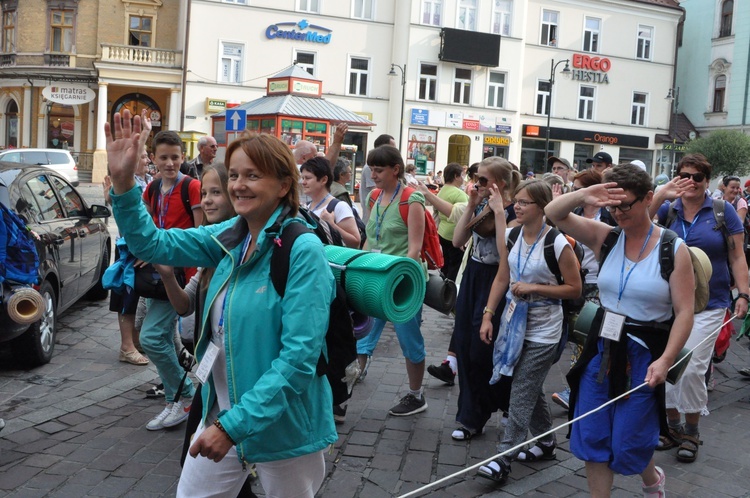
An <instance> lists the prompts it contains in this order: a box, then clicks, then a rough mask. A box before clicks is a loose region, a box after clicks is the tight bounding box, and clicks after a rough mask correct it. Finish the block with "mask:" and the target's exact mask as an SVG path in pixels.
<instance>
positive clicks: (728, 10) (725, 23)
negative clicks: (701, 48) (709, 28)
mask: <svg viewBox="0 0 750 498" xmlns="http://www.w3.org/2000/svg"><path fill="white" fill-rule="evenodd" d="M733 15H734V0H724V2H722V4H721V24H720V26H719V38H723V37H725V36H731V35H732V16H733Z"/></svg>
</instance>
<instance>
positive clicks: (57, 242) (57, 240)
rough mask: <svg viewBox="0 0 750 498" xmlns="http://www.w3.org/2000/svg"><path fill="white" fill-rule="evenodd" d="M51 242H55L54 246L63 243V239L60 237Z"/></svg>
mask: <svg viewBox="0 0 750 498" xmlns="http://www.w3.org/2000/svg"><path fill="white" fill-rule="evenodd" d="M52 243H53V244H55V245H56V246H61V245H63V244H64V243H65V239H62V238H59V239H55V240H53V241H52Z"/></svg>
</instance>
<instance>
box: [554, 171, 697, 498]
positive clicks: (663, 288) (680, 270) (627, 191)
mask: <svg viewBox="0 0 750 498" xmlns="http://www.w3.org/2000/svg"><path fill="white" fill-rule="evenodd" d="M604 181H605V183H603V184H599V185H593V186H591V187H588V188H584V189H581V190H578V191H575V192H571V193H569V194H566V195H562V196H560V197H559V198H557V199H555V200H554V201H552V202H551V203H550V204H549V205H548V206H547V208H546V209H545V212H546V214H547V216H548V217H549V219H550V220H551V221H552V222H553V223H555V225H557V226H558V227H559V228H560V229H561V230H564V231H565V233H567V234H568V235H570V236H572V237H573V238H575V239H576V240H577V241H579V242H581V243H582V244H584V245H586V246H587V247H589V248H591V249H592V250H593V251H594V253H595V255H596V258H597V259H599V257H600V253H601V251H602V245H603V244H604V241H605V239H606V238H607V237H608V236H609V234H610V233H611V232H612V230H613V229H612V227H610V226H609V225H607V224H605V223H602V222H601V221H597V220H592V219H588V218H586V217H584V216H572V215H571V214H572V212H573V210H574V209H575V208H576V207H577V206H579V205H581V204H585V205H588V206H598V207H602V206H606V207H607V209H608V210H609V211H610V213H611V214H612V216H613V217H614V219H615V221H616V222H617V224H618V226H619V227H620V229H622V231H621V232H620V234H619V236H618V238H617V242H616V244H615V245H614V246H613V247H612V248H611V250H610V252H609V256H608V257H607V258H606V259H605V260H604V262H603V263H602V264H601V268H600V271H599V275H598V278H597V285H598V286H599V299H600V301H601V306H602V308H604V310H606V312H605V311H604V310H599V311H598V312H597V318H596V320H595V321H594V322H595V323H593V324H592V330H591V331H589V339H588V340H587V341H586V346H585V347H584V352H583V354H582V356H581V359H580V360H579V361H578V362H577V363H576V365H575V367H574V368H573V369H572V370H571V373H570V374H568V382H569V383H570V387H571V390H572V392H571V415H574V416H575V417H578V416H580V415H583V414H584V413H587V412H589V411H591V410H593V409H596V408H599V407H600V406H601V405H603V404H604V403H606V402H608V401H609V400H610V399H612V398H614V397H617V396H620V395H621V394H623V393H625V392H626V391H627V390H629V389H630V387H629V386H631V387H635V386H637V385H639V384H641V383H642V382H647V383H648V385H647V386H645V387H643V388H641V389H639V390H637V391H635V392H633V393H631V394H630V395H629V396H627V397H624V398H622V399H619V400H618V401H617V402H615V403H613V404H611V405H608V406H607V407H605V408H604V409H602V410H600V411H597V412H595V413H593V414H592V415H590V416H587V417H585V418H583V419H581V420H580V421H578V422H577V423H575V424H574V425H573V427H572V430H571V439H570V450H571V452H572V453H573V454H574V455H575V456H576V457H578V458H579V459H581V460H583V461H584V462H586V478H587V480H588V485H589V491H590V493H591V496H594V497H597V498H601V497H609V496H610V493H611V490H612V483H613V480H614V473H615V472H617V473H618V474H623V475H635V474H640V476H641V480H642V481H643V495H644V496H646V497H652V498H657V497H663V496H664V484H665V476H664V472H663V471H662V470H661V469H660V468H658V467H656V466H655V464H654V459H653V455H654V447H655V446H656V443H657V442H658V440H659V432H660V427H661V424H660V413H664V408H663V401H661V402H660V399H661V400H663V393H664V388H663V387H662V386H663V384H664V381H665V379H666V375H667V371H668V369H669V367H670V366H672V364H673V363H674V360H675V358H676V357H677V354H678V353H679V351H680V349H681V348H682V346H683V345H684V343H685V341H686V339H687V337H688V334H689V333H690V328H691V326H692V323H693V291H692V289H694V287H695V286H694V281H693V272H692V271H691V264H690V255H689V254H688V251H687V248H686V247H684V244H682V241H680V240H678V241H677V242H676V243H675V255H674V271H673V272H672V273H671V275H670V277H669V281H668V282H667V281H666V280H665V279H663V278H662V276H661V266H660V258H659V255H660V251H659V247H660V242H661V239H662V237H663V234H664V232H665V230H664V229H662V228H660V227H658V226H656V225H654V224H653V223H652V222H651V217H650V214H649V211H648V207H649V205H650V204H651V203H652V202H653V196H654V193H653V192H652V191H651V188H652V183H651V178H650V177H649V175H648V174H647V173H646V172H645V171H643V170H642V169H640V168H639V167H638V166H635V165H631V164H626V165H619V166H615V167H614V168H612V169H611V170H610V171H608V172H607V173H606V174H605V175H604ZM704 190H705V188H704ZM561 267H562V265H561ZM672 320H673V321H672ZM670 323H671V328H670V326H669V324H670ZM602 325H607V327H603V326H602ZM600 330H601V332H600ZM610 330H611V331H613V332H614V334H608V333H607V332H608V331H610Z"/></svg>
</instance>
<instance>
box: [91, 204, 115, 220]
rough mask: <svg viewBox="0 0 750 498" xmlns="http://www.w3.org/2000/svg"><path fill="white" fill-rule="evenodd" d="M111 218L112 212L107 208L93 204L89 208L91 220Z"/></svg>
mask: <svg viewBox="0 0 750 498" xmlns="http://www.w3.org/2000/svg"><path fill="white" fill-rule="evenodd" d="M110 216H112V211H110V209H109V208H108V207H107V206H102V205H101V204H93V205H92V206H91V217H92V218H109V217H110Z"/></svg>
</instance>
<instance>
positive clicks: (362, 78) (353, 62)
mask: <svg viewBox="0 0 750 498" xmlns="http://www.w3.org/2000/svg"><path fill="white" fill-rule="evenodd" d="M369 74H370V59H364V58H362V57H352V58H350V59H349V88H348V94H349V95H363V96H365V95H367V80H368V76H369Z"/></svg>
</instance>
